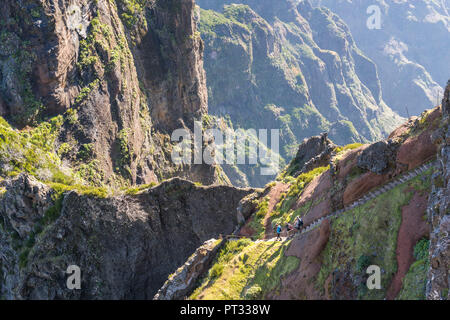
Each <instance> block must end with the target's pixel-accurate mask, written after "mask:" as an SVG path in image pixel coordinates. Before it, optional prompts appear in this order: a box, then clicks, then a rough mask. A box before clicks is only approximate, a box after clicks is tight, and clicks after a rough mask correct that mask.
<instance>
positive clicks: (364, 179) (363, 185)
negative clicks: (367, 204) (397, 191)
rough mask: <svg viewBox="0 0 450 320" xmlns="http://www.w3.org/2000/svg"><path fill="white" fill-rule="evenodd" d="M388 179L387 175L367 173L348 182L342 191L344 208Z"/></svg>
mask: <svg viewBox="0 0 450 320" xmlns="http://www.w3.org/2000/svg"><path fill="white" fill-rule="evenodd" d="M389 179H390V177H389V174H376V173H373V172H370V171H369V172H366V173H364V174H362V175H361V176H360V177H358V178H356V179H354V180H352V181H350V182H349V184H348V185H347V187H346V188H345V191H344V197H343V202H344V206H346V205H348V204H350V203H352V202H353V201H355V200H358V199H359V198H361V197H362V196H364V195H365V194H366V193H367V192H369V191H370V190H371V189H373V188H375V187H377V186H380V185H382V184H383V183H386V182H387V181H388V180H389Z"/></svg>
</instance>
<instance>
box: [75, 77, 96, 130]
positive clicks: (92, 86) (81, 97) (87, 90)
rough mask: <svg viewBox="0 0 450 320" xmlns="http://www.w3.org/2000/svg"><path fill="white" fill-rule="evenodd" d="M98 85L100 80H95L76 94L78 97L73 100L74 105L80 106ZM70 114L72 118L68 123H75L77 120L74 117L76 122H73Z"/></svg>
mask: <svg viewBox="0 0 450 320" xmlns="http://www.w3.org/2000/svg"><path fill="white" fill-rule="evenodd" d="M99 83H100V80H99V79H95V80H94V81H92V82H91V83H89V84H88V85H87V86H86V87H84V88H83V89H81V91H80V93H79V94H78V96H77V97H76V99H75V103H76V104H80V103H82V102H83V101H84V100H86V99H87V97H88V96H89V94H90V93H91V91H92V90H94V89H96V88H98V85H99ZM71 114H72V118H69V121H76V120H78V117H76V120H75V118H74V113H73V112H71Z"/></svg>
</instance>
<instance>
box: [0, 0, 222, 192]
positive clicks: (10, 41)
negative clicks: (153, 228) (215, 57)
mask: <svg viewBox="0 0 450 320" xmlns="http://www.w3.org/2000/svg"><path fill="white" fill-rule="evenodd" d="M193 9H194V1H193V0H174V1H159V0H148V1H147V0H139V1H134V0H133V1H132V0H118V1H109V0H99V1H85V0H79V1H53V0H42V1H9V0H8V1H6V2H5V3H4V10H2V12H1V13H0V15H1V21H2V24H1V26H0V34H1V37H2V41H1V42H2V43H1V46H0V116H3V117H4V118H6V119H7V121H8V122H9V123H10V124H12V125H13V126H14V127H17V128H20V129H23V128H25V129H27V128H29V126H32V127H35V126H37V125H39V124H41V123H42V122H43V121H48V119H49V118H51V117H54V116H59V118H58V119H59V120H58V123H59V126H58V127H57V128H54V129H56V130H57V131H56V132H54V134H55V136H56V139H55V146H54V148H53V149H54V150H58V149H59V150H60V153H59V156H60V157H61V158H62V160H65V161H66V162H67V163H68V164H70V167H72V168H73V169H74V170H75V171H76V172H78V173H79V175H81V176H82V178H83V179H84V180H85V181H87V182H89V183H93V184H96V185H102V184H108V185H116V186H123V185H127V184H134V183H149V182H152V181H158V180H161V179H163V178H167V177H170V176H174V175H178V176H183V177H186V178H190V179H191V180H194V181H201V182H203V183H207V184H210V183H212V182H214V181H217V180H218V173H217V172H216V170H215V168H214V167H212V166H208V165H198V166H192V167H191V166H185V167H181V166H175V164H173V163H172V161H171V159H170V151H171V142H170V133H171V132H172V130H174V129H176V128H183V127H186V128H187V129H189V130H192V128H193V122H194V120H196V119H197V120H201V116H202V114H205V113H206V112H207V98H206V87H205V75H204V71H203V62H202V50H203V48H202V41H201V39H199V38H198V37H196V36H195V35H196V24H195V22H194V11H193ZM52 121H54V120H52ZM52 174H53V173H50V174H49V175H50V177H49V178H50V179H51V175H52ZM39 178H42V177H39ZM47 178H48V177H47Z"/></svg>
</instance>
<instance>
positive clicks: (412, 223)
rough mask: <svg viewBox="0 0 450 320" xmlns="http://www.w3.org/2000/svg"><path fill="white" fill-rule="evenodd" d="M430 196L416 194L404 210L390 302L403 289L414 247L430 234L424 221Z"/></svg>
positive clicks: (389, 290) (411, 261)
mask: <svg viewBox="0 0 450 320" xmlns="http://www.w3.org/2000/svg"><path fill="white" fill-rule="evenodd" d="M427 202H428V195H426V194H425V195H421V194H419V193H418V192H416V193H415V194H414V197H413V198H412V199H411V201H410V203H409V204H408V205H406V206H404V207H403V208H402V223H401V225H400V229H399V232H398V238H397V250H396V253H397V273H396V274H395V275H394V277H393V278H392V282H391V285H390V287H389V289H388V291H387V293H386V298H387V299H388V300H393V299H395V297H397V295H398V293H399V292H400V290H401V288H402V282H403V277H404V276H405V275H406V273H407V272H408V270H409V268H410V266H411V264H412V263H413V262H414V256H413V252H414V246H415V244H416V243H417V241H418V240H420V239H421V238H423V237H424V236H426V235H427V234H429V233H430V226H429V225H428V224H427V223H426V221H425V220H424V219H423V216H424V214H425V211H426V207H427Z"/></svg>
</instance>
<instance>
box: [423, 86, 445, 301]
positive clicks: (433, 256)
mask: <svg viewBox="0 0 450 320" xmlns="http://www.w3.org/2000/svg"><path fill="white" fill-rule="evenodd" d="M449 96H450V81H449V82H448V83H447V87H446V90H445V94H444V98H443V100H442V112H443V120H442V121H443V124H444V126H443V128H442V129H443V130H439V131H438V133H439V135H440V137H441V138H440V139H437V141H440V144H439V147H438V149H439V150H440V151H439V152H438V168H439V170H438V171H437V172H436V173H435V174H434V175H433V177H432V178H433V189H432V192H431V194H430V197H429V201H428V208H427V211H428V217H429V220H430V222H431V228H432V231H431V234H430V269H429V272H428V282H427V292H426V295H427V299H432V300H441V299H447V300H448V299H449V297H450V296H449V291H448V289H449V287H450V278H449V269H450V236H449V235H450V216H449V206H450V187H449V178H450V130H449V119H450V100H449Z"/></svg>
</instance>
